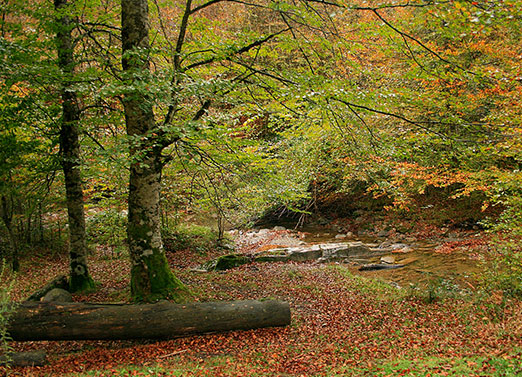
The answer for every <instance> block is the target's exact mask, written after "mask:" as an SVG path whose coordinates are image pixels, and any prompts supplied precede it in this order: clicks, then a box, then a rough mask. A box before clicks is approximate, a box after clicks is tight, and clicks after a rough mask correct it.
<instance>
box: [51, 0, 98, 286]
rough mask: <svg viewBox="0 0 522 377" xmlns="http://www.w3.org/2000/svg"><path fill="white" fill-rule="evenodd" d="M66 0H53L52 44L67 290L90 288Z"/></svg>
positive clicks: (77, 120)
mask: <svg viewBox="0 0 522 377" xmlns="http://www.w3.org/2000/svg"><path fill="white" fill-rule="evenodd" d="M68 6H70V3H69V1H68V0H54V7H55V10H56V11H57V14H58V19H57V29H58V30H57V33H56V44H57V50H58V65H59V67H60V69H61V71H62V88H61V97H62V120H61V129H60V151H61V162H62V168H63V173H64V178H65V195H66V200H67V214H68V222H69V255H70V281H69V283H70V290H71V291H73V292H74V291H83V290H90V289H92V288H94V281H93V279H92V278H91V276H90V275H89V270H88V268H87V242H86V233H85V210H84V201H83V186H82V177H81V172H80V141H79V134H80V129H79V121H80V107H79V105H78V98H77V94H76V92H75V91H74V88H73V76H74V66H75V61H74V55H73V53H74V42H73V36H72V28H73V24H72V20H71V18H70V17H69V16H67V7H68Z"/></svg>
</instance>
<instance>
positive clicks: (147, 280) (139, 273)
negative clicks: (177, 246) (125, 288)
mask: <svg viewBox="0 0 522 377" xmlns="http://www.w3.org/2000/svg"><path fill="white" fill-rule="evenodd" d="M188 293H189V292H188V290H187V288H186V287H185V286H184V285H183V283H182V282H181V281H180V280H179V279H178V278H177V277H176V276H175V275H174V274H173V273H172V271H171V270H170V268H169V266H168V263H167V258H166V257H165V255H164V254H163V253H160V252H154V253H153V254H152V255H148V256H146V257H143V258H142V263H141V264H138V265H135V266H133V267H132V269H131V297H132V299H133V300H134V301H138V302H154V301H158V300H162V299H171V300H173V301H176V302H180V301H183V299H184V298H185V296H187V295H188Z"/></svg>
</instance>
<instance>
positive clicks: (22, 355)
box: [0, 350, 46, 367]
mask: <svg viewBox="0 0 522 377" xmlns="http://www.w3.org/2000/svg"><path fill="white" fill-rule="evenodd" d="M45 362H46V353H45V351H43V350H41V351H27V352H12V353H9V357H8V358H6V357H5V355H3V356H0V365H4V364H8V365H9V366H12V367H41V366H43V365H44V364H45Z"/></svg>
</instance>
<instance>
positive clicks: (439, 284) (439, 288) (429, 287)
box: [408, 277, 469, 304]
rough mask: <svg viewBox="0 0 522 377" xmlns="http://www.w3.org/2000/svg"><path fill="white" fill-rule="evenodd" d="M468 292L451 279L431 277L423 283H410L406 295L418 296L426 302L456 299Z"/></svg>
mask: <svg viewBox="0 0 522 377" xmlns="http://www.w3.org/2000/svg"><path fill="white" fill-rule="evenodd" d="M468 294H469V292H468V291H467V290H464V289H462V288H461V287H460V286H459V285H458V284H456V283H455V282H454V281H452V280H451V279H447V278H442V277H432V278H430V279H429V280H428V281H427V283H425V284H423V285H418V284H410V286H409V289H408V295H409V296H410V297H415V298H420V299H421V300H423V301H424V302H426V303H427V304H432V303H434V302H438V301H443V300H446V299H458V298H462V297H465V296H466V295H468Z"/></svg>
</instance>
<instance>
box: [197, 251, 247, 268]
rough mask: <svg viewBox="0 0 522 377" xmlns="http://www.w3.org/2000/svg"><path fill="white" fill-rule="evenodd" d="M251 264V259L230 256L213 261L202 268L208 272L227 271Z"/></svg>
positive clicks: (239, 255)
mask: <svg viewBox="0 0 522 377" xmlns="http://www.w3.org/2000/svg"><path fill="white" fill-rule="evenodd" d="M247 263H250V258H248V257H247V256H245V255H241V254H228V255H223V256H220V257H219V258H217V259H214V260H211V261H210V262H207V263H205V264H203V265H202V266H201V268H202V269H204V270H206V271H225V270H229V269H231V268H234V267H239V266H242V265H244V264H247Z"/></svg>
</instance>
